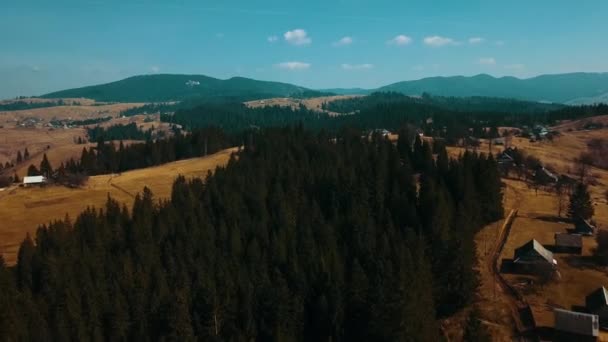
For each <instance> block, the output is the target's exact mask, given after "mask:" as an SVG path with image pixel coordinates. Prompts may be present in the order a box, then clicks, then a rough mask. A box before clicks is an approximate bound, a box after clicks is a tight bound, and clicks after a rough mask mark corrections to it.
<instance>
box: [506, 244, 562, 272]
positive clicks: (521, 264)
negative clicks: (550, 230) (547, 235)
mask: <svg viewBox="0 0 608 342" xmlns="http://www.w3.org/2000/svg"><path fill="white" fill-rule="evenodd" d="M513 265H514V266H515V268H516V269H517V270H518V271H526V272H530V271H532V272H539V271H543V270H552V269H554V268H555V267H557V261H556V260H555V259H554V258H553V253H552V252H551V251H549V250H548V249H546V248H545V247H544V246H543V245H541V244H540V242H538V241H536V240H534V239H533V240H530V241H528V242H526V243H525V244H523V245H522V246H521V247H519V248H516V249H515V254H514V256H513Z"/></svg>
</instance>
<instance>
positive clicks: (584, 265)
mask: <svg viewBox="0 0 608 342" xmlns="http://www.w3.org/2000/svg"><path fill="white" fill-rule="evenodd" d="M563 260H564V261H565V262H566V263H567V264H568V266H570V267H574V268H578V269H587V270H595V271H600V272H606V269H605V267H603V266H601V265H600V264H599V263H598V262H597V259H596V257H594V256H587V255H585V256H582V255H568V256H564V257H563Z"/></svg>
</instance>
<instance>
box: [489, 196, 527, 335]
mask: <svg viewBox="0 0 608 342" xmlns="http://www.w3.org/2000/svg"><path fill="white" fill-rule="evenodd" d="M510 189H511V190H513V192H514V193H515V197H516V200H515V201H514V208H512V209H511V211H510V212H509V215H508V216H507V218H506V219H505V222H504V223H503V225H502V226H501V227H500V230H499V231H498V236H497V239H496V244H495V245H494V246H493V248H492V250H491V253H492V257H491V258H489V259H488V262H487V265H486V266H487V268H488V270H489V271H490V273H491V274H492V276H493V278H494V281H495V284H498V286H499V289H500V291H498V292H499V293H500V295H502V296H503V297H504V298H505V301H506V303H508V306H509V309H510V311H511V316H512V318H513V322H514V323H515V330H516V331H517V333H518V334H519V336H518V337H517V338H518V339H519V340H520V341H527V340H529V339H527V338H526V337H525V336H524V334H526V333H529V331H530V328H533V324H532V326H530V324H529V322H528V324H526V323H527V322H524V320H522V311H524V312H529V305H528V303H527V302H526V301H525V298H523V296H521V295H520V294H519V293H518V292H517V290H515V289H514V288H513V287H511V285H509V283H508V282H507V281H506V280H505V279H504V278H503V277H502V275H501V274H500V269H499V267H500V266H499V264H498V262H499V260H500V254H501V253H502V250H503V247H504V245H505V243H506V242H507V239H508V237H509V233H510V232H511V226H512V225H513V222H514V221H515V218H516V217H517V213H518V209H519V205H520V204H521V202H522V200H523V198H522V194H521V193H520V192H519V191H518V190H517V189H515V188H513V187H510ZM494 286H496V285H494Z"/></svg>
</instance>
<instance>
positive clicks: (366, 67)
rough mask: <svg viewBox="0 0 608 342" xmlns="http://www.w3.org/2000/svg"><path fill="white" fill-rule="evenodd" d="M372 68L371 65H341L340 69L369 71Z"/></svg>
mask: <svg viewBox="0 0 608 342" xmlns="http://www.w3.org/2000/svg"><path fill="white" fill-rule="evenodd" d="M373 67H374V65H373V64H369V63H366V64H348V63H345V64H342V69H344V70H369V69H372V68H373Z"/></svg>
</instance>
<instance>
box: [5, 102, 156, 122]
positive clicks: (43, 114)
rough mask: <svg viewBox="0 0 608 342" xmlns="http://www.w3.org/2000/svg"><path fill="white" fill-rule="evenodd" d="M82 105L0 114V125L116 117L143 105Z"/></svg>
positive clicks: (88, 103) (90, 103) (91, 103)
mask: <svg viewBox="0 0 608 342" xmlns="http://www.w3.org/2000/svg"><path fill="white" fill-rule="evenodd" d="M81 100H82V102H81V103H83V104H87V105H80V106H56V107H46V108H35V109H24V110H16V111H3V112H0V125H3V126H4V127H14V126H15V125H16V124H17V123H18V122H19V121H22V120H24V119H27V118H37V119H40V120H41V123H47V122H49V121H51V120H53V119H57V120H85V119H95V118H101V117H107V116H112V117H117V116H118V114H119V113H120V112H121V111H123V110H126V109H129V108H133V107H139V106H142V105H144V104H145V103H115V104H98V105H93V102H89V101H91V100H85V99H79V101H81Z"/></svg>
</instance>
